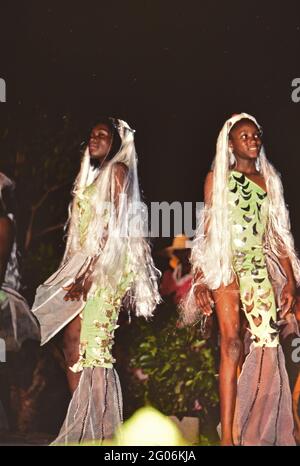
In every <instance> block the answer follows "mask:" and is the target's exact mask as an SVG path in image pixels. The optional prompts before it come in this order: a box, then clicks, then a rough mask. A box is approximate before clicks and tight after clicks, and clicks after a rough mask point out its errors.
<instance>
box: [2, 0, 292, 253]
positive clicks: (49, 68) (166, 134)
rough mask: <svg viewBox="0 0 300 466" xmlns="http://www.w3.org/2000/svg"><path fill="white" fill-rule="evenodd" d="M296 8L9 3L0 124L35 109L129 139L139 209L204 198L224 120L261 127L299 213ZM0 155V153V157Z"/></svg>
mask: <svg viewBox="0 0 300 466" xmlns="http://www.w3.org/2000/svg"><path fill="white" fill-rule="evenodd" d="M297 3H298V4H299V2H289V1H281V2H278V1H277V2H274V1H273V2H270V1H260V2H254V1H236V2H234V1H227V2H221V1H218V2H217V1H212V0H211V1H199V0H198V1H191V0H186V1H185V2H183V1H180V2H179V1H176V0H172V1H167V0H159V1H155V0H136V1H133V0H132V1H130V0H116V1H110V2H108V1H106V2H104V1H101V0H98V1H87V0H86V1H85V2H74V1H73V2H70V1H63V2H47V1H26V2H12V3H8V2H7V3H6V6H5V5H3V2H2V5H1V7H0V12H1V13H0V14H1V33H0V37H1V42H0V43H1V61H0V77H2V78H4V79H5V80H6V83H7V102H6V103H1V104H0V117H3V116H5V115H6V113H9V112H10V113H15V114H19V115H20V121H21V122H22V119H23V118H24V119H26V120H27V121H28V119H30V115H31V111H32V109H33V108H34V107H35V106H40V107H42V108H44V109H46V111H48V112H52V113H53V114H54V115H55V117H56V118H61V117H62V116H63V115H64V114H65V112H71V113H72V114H73V115H75V116H76V118H77V119H78V121H80V123H81V124H82V125H85V124H87V123H86V122H87V121H88V120H90V118H91V117H94V116H96V115H97V114H99V115H100V114H101V115H102V114H109V115H114V116H117V117H121V118H123V119H125V120H126V121H128V122H129V123H130V125H131V126H132V127H134V128H135V129H136V131H137V132H136V143H137V150H138V154H139V171H140V177H141V184H142V186H143V190H144V195H145V198H146V200H147V201H148V202H149V201H163V200H166V201H174V200H179V201H196V200H200V201H201V200H202V198H203V195H202V187H203V181H204V177H205V174H206V172H207V170H208V168H209V166H210V162H211V160H212V157H213V156H214V150H215V142H216V138H217V134H218V132H219V130H220V128H221V126H222V124H223V122H224V121H225V119H227V118H228V117H229V116H230V115H231V114H232V113H236V112H240V111H245V112H248V113H251V114H253V115H255V116H256V117H257V119H258V121H259V122H260V123H261V124H262V126H263V128H264V134H265V145H266V150H267V154H268V156H269V158H270V159H271V160H272V161H273V163H274V164H275V166H276V167H277V169H278V170H279V171H280V172H281V173H282V178H283V182H284V186H285V191H286V201H287V203H288V205H289V207H290V212H291V218H292V224H293V230H294V234H295V238H296V243H297V245H298V247H299V246H300V213H299V211H298V198H299V194H298V186H299V167H300V163H299V159H300V140H299V139H300V138H299V135H300V102H299V103H298V104H297V103H294V102H293V101H292V99H291V93H292V87H291V82H292V80H293V79H294V78H296V77H300V7H299V6H297ZM1 157H5V154H1Z"/></svg>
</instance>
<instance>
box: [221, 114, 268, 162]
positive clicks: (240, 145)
mask: <svg viewBox="0 0 300 466" xmlns="http://www.w3.org/2000/svg"><path fill="white" fill-rule="evenodd" d="M261 144H262V141H261V134H260V131H259V129H258V128H257V126H256V125H255V124H254V123H252V121H249V120H245V121H242V120H241V122H238V123H237V125H236V126H235V127H233V128H232V130H231V131H230V135H229V147H230V148H231V149H232V151H233V153H234V155H235V156H236V157H240V158H241V159H248V160H249V159H256V158H257V157H258V156H259V152H260V149H261Z"/></svg>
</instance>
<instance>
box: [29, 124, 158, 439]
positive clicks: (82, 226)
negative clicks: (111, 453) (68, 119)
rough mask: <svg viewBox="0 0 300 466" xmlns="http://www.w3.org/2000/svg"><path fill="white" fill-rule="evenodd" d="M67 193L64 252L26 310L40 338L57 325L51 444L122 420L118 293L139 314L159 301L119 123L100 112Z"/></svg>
mask: <svg viewBox="0 0 300 466" xmlns="http://www.w3.org/2000/svg"><path fill="white" fill-rule="evenodd" d="M73 192H74V200H73V205H72V209H71V214H70V220H69V228H68V239H67V245H66V252H65V255H64V258H63V261H62V264H61V267H60V268H59V270H58V271H57V272H55V273H54V274H53V275H52V276H51V277H50V278H49V279H48V280H47V281H46V282H45V283H44V284H43V285H41V286H40V287H39V288H38V290H37V293H36V298H35V302H34V305H33V312H34V313H35V315H36V317H37V318H38V320H39V322H40V325H41V335H42V344H44V343H46V342H47V341H49V340H50V339H51V338H52V337H53V336H54V335H55V334H56V333H58V332H59V331H60V330H62V329H63V331H64V354H65V359H66V365H67V377H68V382H69V386H70V390H71V392H72V393H73V396H72V400H71V402H70V405H69V408H68V412H67V415H66V418H65V421H64V424H63V426H62V428H61V430H60V433H59V435H58V437H57V439H56V440H55V442H54V443H55V444H70V443H80V442H83V441H90V442H91V441H93V442H95V443H96V444H101V442H102V441H103V440H104V439H109V438H112V436H113V435H114V432H115V430H116V428H117V426H118V425H119V424H120V423H121V422H122V394H121V389H120V383H119V379H118V375H117V373H116V371H115V369H114V368H113V363H114V362H115V361H114V358H113V355H112V347H113V343H114V332H115V330H116V328H117V327H118V325H117V321H118V315H119V312H120V309H121V306H122V302H124V299H125V298H126V303H128V304H129V305H130V307H131V308H132V309H134V311H135V313H136V315H140V316H144V317H146V318H147V317H150V316H151V315H152V313H153V311H154V309H155V307H156V305H157V303H158V302H159V301H160V297H159V293H158V286H157V279H158V275H159V274H158V271H157V270H156V268H155V267H154V264H153V261H152V258H151V253H150V248H149V245H148V243H147V241H146V240H145V238H144V234H145V228H143V227H144V225H143V218H144V209H145V206H144V205H143V204H142V203H141V202H140V192H139V184H138V178H137V158H136V152H135V146H134V131H133V130H132V129H131V128H130V127H129V126H128V125H127V123H125V122H124V121H122V120H118V119H113V118H108V119H102V120H101V121H99V122H98V124H97V125H95V127H94V128H93V130H92V132H91V135H90V140H89V144H88V146H87V148H86V150H85V153H84V156H83V159H82V163H81V168H80V172H79V175H78V177H77V179H76V181H75V186H74V191H73Z"/></svg>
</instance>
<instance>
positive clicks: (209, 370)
mask: <svg viewBox="0 0 300 466" xmlns="http://www.w3.org/2000/svg"><path fill="white" fill-rule="evenodd" d="M169 311H170V309H168V307H167V306H161V307H160V308H159V310H158V312H157V315H156V317H155V318H154V320H153V321H152V322H145V321H144V320H142V319H138V320H136V321H135V323H134V326H135V327H136V328H134V329H132V333H133V335H131V337H130V338H131V341H132V343H131V344H130V345H129V360H130V362H129V365H130V368H131V373H132V380H131V384H130V387H129V390H130V391H131V396H132V397H133V398H135V400H136V404H137V405H138V404H140V405H145V404H151V405H152V406H154V407H155V408H156V409H158V410H159V411H161V412H162V413H163V414H166V415H176V416H177V417H179V418H181V417H183V416H199V418H200V419H201V420H202V421H204V422H206V421H208V420H209V418H210V417H211V414H212V411H213V410H214V409H215V408H216V407H217V404H218V390H217V380H216V367H215V356H216V354H215V352H216V348H215V346H214V344H213V343H212V342H210V341H208V340H203V339H202V338H201V336H200V334H199V330H198V329H197V328H196V327H192V328H177V327H176V322H177V317H178V316H177V312H176V310H174V308H173V309H171V312H169Z"/></svg>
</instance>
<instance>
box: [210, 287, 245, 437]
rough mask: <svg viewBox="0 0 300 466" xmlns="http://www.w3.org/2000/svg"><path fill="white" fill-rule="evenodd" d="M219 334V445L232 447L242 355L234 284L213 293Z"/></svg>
mask: <svg viewBox="0 0 300 466" xmlns="http://www.w3.org/2000/svg"><path fill="white" fill-rule="evenodd" d="M213 298H214V301H215V306H216V312H217V317H218V321H219V328H220V334H221V362H220V372H219V377H220V379H219V391H220V408H221V429H222V439H221V445H233V439H232V426H233V417H234V409H235V400H236V390H237V368H238V365H239V361H240V356H241V352H242V342H241V340H240V316H239V312H240V308H239V307H240V306H239V304H240V293H239V287H238V285H237V283H236V282H233V283H231V284H230V285H228V286H226V287H225V286H222V287H220V288H218V290H216V291H214V292H213Z"/></svg>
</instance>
